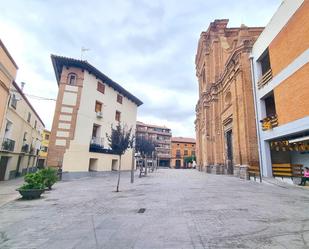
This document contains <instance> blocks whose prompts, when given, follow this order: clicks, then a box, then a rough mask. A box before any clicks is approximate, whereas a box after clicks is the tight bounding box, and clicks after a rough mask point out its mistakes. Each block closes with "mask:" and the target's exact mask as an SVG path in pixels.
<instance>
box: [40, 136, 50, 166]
mask: <svg viewBox="0 0 309 249" xmlns="http://www.w3.org/2000/svg"><path fill="white" fill-rule="evenodd" d="M49 138H50V131H48V130H43V133H42V143H41V149H40V152H39V159H38V167H44V166H46V160H47V155H48V146H49Z"/></svg>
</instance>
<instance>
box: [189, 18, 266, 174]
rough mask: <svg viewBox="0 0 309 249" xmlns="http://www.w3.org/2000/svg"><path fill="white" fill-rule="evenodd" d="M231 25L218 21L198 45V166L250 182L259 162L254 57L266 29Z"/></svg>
mask: <svg viewBox="0 0 309 249" xmlns="http://www.w3.org/2000/svg"><path fill="white" fill-rule="evenodd" d="M227 24H228V20H226V19H223V20H215V21H214V22H212V23H211V24H210V25H209V28H208V30H207V31H206V32H202V33H201V37H200V40H199V43H198V49H197V54H196V59H195V64H196V75H197V77H198V82H199V100H198V102H197V105H196V120H195V129H196V137H197V139H196V147H197V163H198V166H199V169H200V170H205V171H207V172H208V173H216V174H234V175H237V176H240V177H242V178H247V168H248V167H249V166H251V165H258V163H259V162H258V149H257V138H256V125H255V112H254V101H253V94H252V84H251V71H250V61H249V56H250V51H251V48H252V45H253V43H254V42H255V40H256V39H257V37H258V36H259V34H260V33H261V32H262V30H263V28H261V27H251V28H249V27H247V26H245V25H242V26H241V27H240V28H227Z"/></svg>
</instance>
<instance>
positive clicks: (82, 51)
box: [80, 47, 90, 60]
mask: <svg viewBox="0 0 309 249" xmlns="http://www.w3.org/2000/svg"><path fill="white" fill-rule="evenodd" d="M89 50H90V49H89V48H85V47H81V49H80V59H81V60H82V59H83V55H84V53H85V52H87V51H89Z"/></svg>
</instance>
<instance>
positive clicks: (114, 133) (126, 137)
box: [106, 123, 134, 192]
mask: <svg viewBox="0 0 309 249" xmlns="http://www.w3.org/2000/svg"><path fill="white" fill-rule="evenodd" d="M131 133H132V127H131V128H130V129H128V130H127V128H126V126H121V124H120V123H118V124H117V125H116V127H115V128H114V127H113V125H112V126H111V134H110V135H109V134H107V133H106V137H107V140H108V145H109V146H110V148H111V149H112V151H113V152H114V153H115V154H117V155H118V156H119V163H118V165H119V166H118V181H117V188H116V192H119V184H120V171H121V156H122V155H123V154H124V153H125V152H126V150H127V149H128V148H132V147H133V142H134V136H133V135H132V134H131Z"/></svg>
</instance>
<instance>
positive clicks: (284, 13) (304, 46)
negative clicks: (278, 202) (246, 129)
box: [251, 0, 309, 182]
mask: <svg viewBox="0 0 309 249" xmlns="http://www.w3.org/2000/svg"><path fill="white" fill-rule="evenodd" d="M308 13H309V1H307V0H285V1H283V2H282V4H281V5H280V7H279V8H278V10H277V12H276V13H275V14H274V16H273V17H272V19H271V21H270V22H269V24H268V25H267V26H266V27H265V29H264V31H263V32H262V33H261V35H260V37H259V38H258V39H257V41H256V42H255V44H254V46H253V49H252V57H251V66H252V72H253V79H252V82H253V84H254V86H253V87H254V95H255V107H256V114H257V127H258V132H257V133H258V138H259V156H260V162H261V167H260V171H261V174H262V176H265V177H272V176H273V177H276V178H278V179H282V180H284V181H290V182H291V180H294V179H295V178H297V177H300V176H301V174H302V168H303V166H309V85H308V84H309V15H308ZM294 182H295V181H294Z"/></svg>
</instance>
